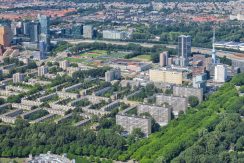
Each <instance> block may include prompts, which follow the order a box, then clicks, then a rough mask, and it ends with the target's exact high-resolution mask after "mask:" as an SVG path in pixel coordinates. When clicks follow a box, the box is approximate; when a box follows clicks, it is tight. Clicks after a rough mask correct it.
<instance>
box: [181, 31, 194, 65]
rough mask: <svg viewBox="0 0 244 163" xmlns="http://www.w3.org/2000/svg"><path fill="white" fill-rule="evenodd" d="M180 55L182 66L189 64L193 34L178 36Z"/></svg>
mask: <svg viewBox="0 0 244 163" xmlns="http://www.w3.org/2000/svg"><path fill="white" fill-rule="evenodd" d="M178 55H179V58H180V66H182V67H184V66H188V63H189V60H188V57H189V56H190V55H191V36H186V35H181V36H179V37H178Z"/></svg>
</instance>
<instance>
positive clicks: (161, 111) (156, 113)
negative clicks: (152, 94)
mask: <svg viewBox="0 0 244 163" xmlns="http://www.w3.org/2000/svg"><path fill="white" fill-rule="evenodd" d="M171 111H172V108H171V106H168V107H166V106H164V107H160V106H151V105H139V106H138V107H137V114H138V115H140V114H142V113H146V112H147V113H149V114H150V115H151V116H152V117H153V118H154V119H155V121H156V122H157V123H158V124H159V125H160V126H165V125H167V124H168V122H169V121H170V120H171Z"/></svg>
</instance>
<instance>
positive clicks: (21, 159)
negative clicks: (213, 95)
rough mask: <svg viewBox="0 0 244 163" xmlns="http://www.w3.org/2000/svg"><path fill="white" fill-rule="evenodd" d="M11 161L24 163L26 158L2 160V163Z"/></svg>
mask: <svg viewBox="0 0 244 163" xmlns="http://www.w3.org/2000/svg"><path fill="white" fill-rule="evenodd" d="M11 161H16V162H18V163H23V162H24V161H25V158H12V159H10V158H0V162H1V163H9V162H11Z"/></svg>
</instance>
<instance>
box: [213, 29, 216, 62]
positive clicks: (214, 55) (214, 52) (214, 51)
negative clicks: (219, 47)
mask: <svg viewBox="0 0 244 163" xmlns="http://www.w3.org/2000/svg"><path fill="white" fill-rule="evenodd" d="M212 46H213V49H212V64H216V50H215V28H214V30H213V43H212Z"/></svg>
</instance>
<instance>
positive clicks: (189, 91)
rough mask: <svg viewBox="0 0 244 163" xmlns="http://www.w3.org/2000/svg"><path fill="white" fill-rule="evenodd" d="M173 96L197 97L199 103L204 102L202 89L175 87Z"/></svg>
mask: <svg viewBox="0 0 244 163" xmlns="http://www.w3.org/2000/svg"><path fill="white" fill-rule="evenodd" d="M173 95H174V96H179V97H186V98H188V97H190V96H196V97H197V98H198V100H199V102H202V100H203V89H202V88H189V87H179V86H174V87H173Z"/></svg>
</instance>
